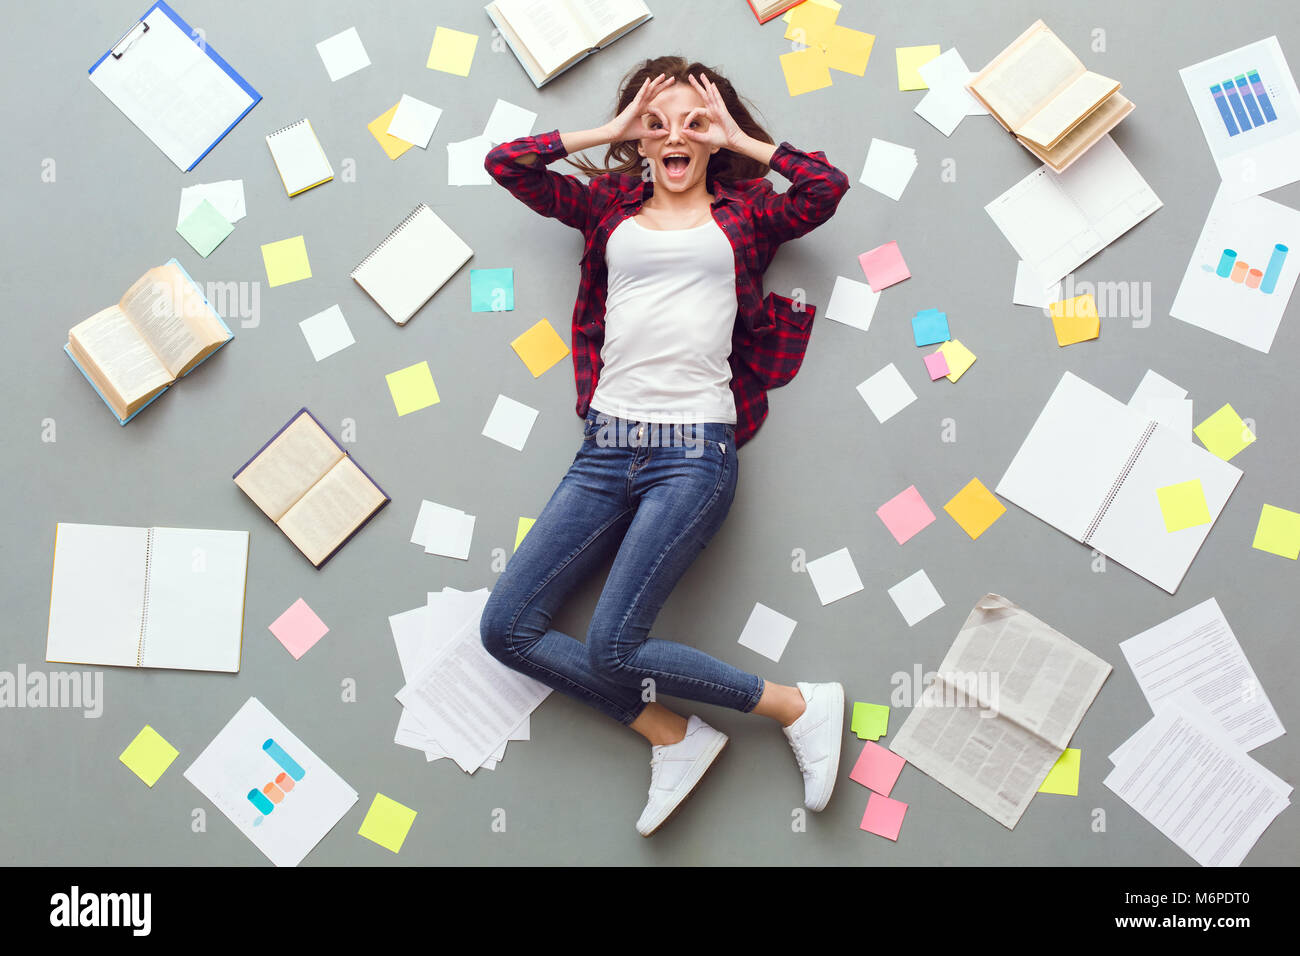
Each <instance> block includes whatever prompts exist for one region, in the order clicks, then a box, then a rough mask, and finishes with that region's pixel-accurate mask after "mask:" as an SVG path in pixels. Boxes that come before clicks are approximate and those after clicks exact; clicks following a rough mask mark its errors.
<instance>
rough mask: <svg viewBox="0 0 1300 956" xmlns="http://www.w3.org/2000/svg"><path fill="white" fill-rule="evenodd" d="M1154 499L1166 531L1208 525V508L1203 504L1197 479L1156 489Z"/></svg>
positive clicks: (1203, 500) (1199, 481) (1201, 492)
mask: <svg viewBox="0 0 1300 956" xmlns="http://www.w3.org/2000/svg"><path fill="white" fill-rule="evenodd" d="M1156 498H1157V499H1158V500H1159V502H1160V513H1161V514H1162V515H1163V516H1164V519H1165V530H1166V531H1170V532H1172V531H1182V530H1183V529H1184V528H1194V527H1196V526H1197V525H1199V524H1209V523H1210V508H1209V506H1208V505H1206V503H1205V491H1204V489H1203V488H1202V487H1201V479H1199V478H1193V479H1192V480H1191V481H1180V482H1179V483H1178V484H1176V485H1165V486H1164V487H1163V488H1157V489H1156Z"/></svg>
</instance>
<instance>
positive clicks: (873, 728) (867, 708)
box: [850, 701, 889, 740]
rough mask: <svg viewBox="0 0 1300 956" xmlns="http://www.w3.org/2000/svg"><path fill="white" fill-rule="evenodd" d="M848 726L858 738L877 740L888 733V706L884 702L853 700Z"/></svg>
mask: <svg viewBox="0 0 1300 956" xmlns="http://www.w3.org/2000/svg"><path fill="white" fill-rule="evenodd" d="M850 728H851V729H852V730H853V732H854V733H855V734H857V735H858V739H859V740H879V739H880V738H881V737H883V736H885V734H887V733H889V708H888V707H887V706H886V705H884V704H864V703H862V702H861V701H854V702H853V722H852V724H850Z"/></svg>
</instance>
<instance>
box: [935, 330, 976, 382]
mask: <svg viewBox="0 0 1300 956" xmlns="http://www.w3.org/2000/svg"><path fill="white" fill-rule="evenodd" d="M939 351H940V352H942V353H943V357H944V359H946V360H947V362H948V381H950V382H955V381H957V379H959V378H961V377H962V376H963V375H964V374H966V369H968V368H970V367H971V366H972V365H974V364H975V353H974V352H972V351H971V350H970V349H968V348H966V346H964V345H962V344H961V343H960V342H958V341H957V340H956V339H949V340H948V341H947V342H944V343H943V345H940V346H939Z"/></svg>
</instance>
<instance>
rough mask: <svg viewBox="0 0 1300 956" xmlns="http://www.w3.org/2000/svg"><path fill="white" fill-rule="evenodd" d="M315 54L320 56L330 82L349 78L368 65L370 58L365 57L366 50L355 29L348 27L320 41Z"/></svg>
mask: <svg viewBox="0 0 1300 956" xmlns="http://www.w3.org/2000/svg"><path fill="white" fill-rule="evenodd" d="M316 52H317V53H319V54H320V58H321V61H322V62H323V63H324V64H325V72H326V73H328V74H329V75H330V79H331V80H332V81H338V80H341V79H343V77H345V76H351V75H352V74H353V73H355V72H357V70H361V69H364V68H365V67H367V66H369V65H370V57H368V56H366V48H365V47H364V46H362V45H361V36H360V34H358V33H357V28H356V27H349V28H348V29H346V30H344V31H343V32H342V33H336V34H334V36H332V37H330V38H329V39H328V40H321V41H320V43H317V44H316Z"/></svg>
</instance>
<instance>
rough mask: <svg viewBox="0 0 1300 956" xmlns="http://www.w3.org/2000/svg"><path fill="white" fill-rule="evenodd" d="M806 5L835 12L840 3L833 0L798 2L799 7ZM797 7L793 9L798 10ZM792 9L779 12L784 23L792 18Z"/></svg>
mask: <svg viewBox="0 0 1300 956" xmlns="http://www.w3.org/2000/svg"><path fill="white" fill-rule="evenodd" d="M807 6H818V7H827V8H829V9H831V10H835V11H836V12H838V11H839V9H840V5H839V4H838V3H836V2H835V0H803V3H801V4H799V7H807ZM799 7H795V8H794V10H798V9H799ZM794 10H787V11H786V12H785V13H783V14H781V19H782V20H784V21H785V22H786V23H789V22H790V21H791V20H792V19H793V18H794Z"/></svg>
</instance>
